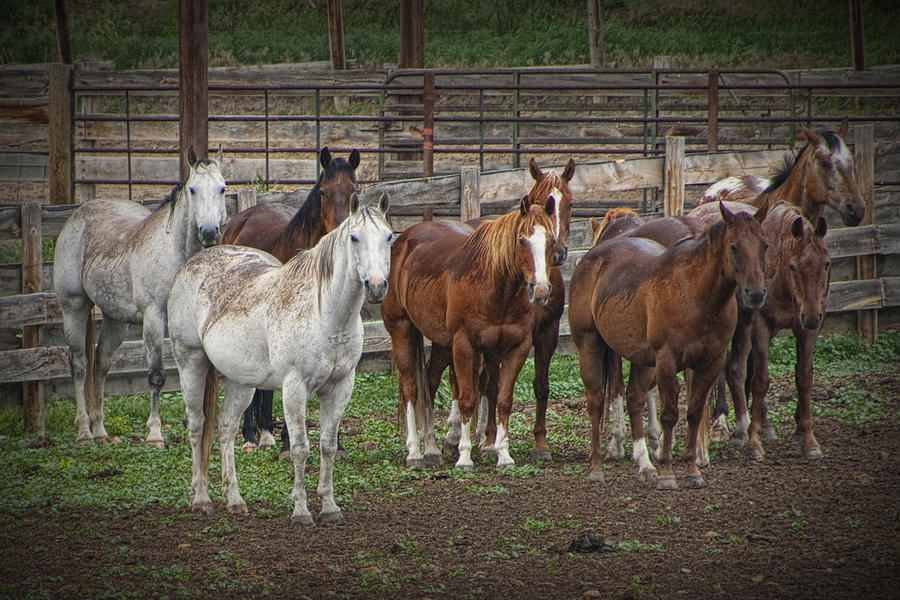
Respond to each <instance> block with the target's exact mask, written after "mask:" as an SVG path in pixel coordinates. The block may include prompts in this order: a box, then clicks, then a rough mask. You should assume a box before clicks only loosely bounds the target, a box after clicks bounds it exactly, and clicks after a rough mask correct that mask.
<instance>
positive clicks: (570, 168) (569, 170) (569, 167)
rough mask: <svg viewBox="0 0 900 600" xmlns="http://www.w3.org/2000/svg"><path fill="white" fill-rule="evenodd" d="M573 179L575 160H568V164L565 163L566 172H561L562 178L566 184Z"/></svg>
mask: <svg viewBox="0 0 900 600" xmlns="http://www.w3.org/2000/svg"><path fill="white" fill-rule="evenodd" d="M573 177H575V159H574V158H570V159H569V162H568V163H566V170H565V171H563V174H562V178H563V179H565V180H566V183H568V182H569V181H572V178H573Z"/></svg>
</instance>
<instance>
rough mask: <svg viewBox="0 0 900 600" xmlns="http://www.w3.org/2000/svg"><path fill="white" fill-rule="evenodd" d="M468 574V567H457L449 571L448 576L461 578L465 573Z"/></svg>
mask: <svg viewBox="0 0 900 600" xmlns="http://www.w3.org/2000/svg"><path fill="white" fill-rule="evenodd" d="M465 572H466V565H456V566H455V567H453V568H452V569H450V570H449V571H447V575H449V576H450V577H461V576H462V574H463V573H465Z"/></svg>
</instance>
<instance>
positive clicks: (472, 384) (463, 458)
mask: <svg viewBox="0 0 900 600" xmlns="http://www.w3.org/2000/svg"><path fill="white" fill-rule="evenodd" d="M453 367H454V372H455V373H456V384H457V386H458V389H459V417H460V435H459V458H458V459H457V461H456V467H457V468H459V469H467V470H469V469H472V468H474V466H475V465H474V463H473V462H472V435H471V431H470V429H471V428H470V421H471V420H472V415H473V413H474V412H475V406H476V404H477V397H478V395H480V394H481V390H480V389H479V386H478V355H477V353H476V352H475V350H474V348H472V345H471V344H470V343H469V340H468V338H467V337H466V333H465V332H459V333H457V334H456V335H455V336H454V337H453Z"/></svg>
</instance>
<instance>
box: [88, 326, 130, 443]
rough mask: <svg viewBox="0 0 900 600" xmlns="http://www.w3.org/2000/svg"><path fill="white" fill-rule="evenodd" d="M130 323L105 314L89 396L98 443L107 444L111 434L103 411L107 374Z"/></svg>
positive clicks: (92, 431)
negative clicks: (107, 429)
mask: <svg viewBox="0 0 900 600" xmlns="http://www.w3.org/2000/svg"><path fill="white" fill-rule="evenodd" d="M127 327H128V325H127V324H126V323H123V322H121V321H117V320H115V319H112V318H110V317H109V316H108V315H106V314H104V315H103V325H102V326H101V328H100V339H99V340H97V352H96V355H95V356H94V368H93V373H92V376H91V379H92V381H93V383H94V388H93V390H92V391H91V394H90V395H89V396H88V398H89V399H90V402H89V405H88V411H89V412H90V415H91V434H92V435H93V436H94V441H95V442H97V443H98V444H101V445H103V444H106V440H107V438H108V437H109V434H108V433H107V432H106V425H105V422H106V416H105V414H104V411H103V400H104V398H105V396H106V391H105V384H106V375H107V374H108V373H109V369H110V367H111V366H112V357H113V354H114V353H115V352H116V350H117V349H118V348H119V346H120V345H121V344H122V340H124V339H125V334H126V330H127Z"/></svg>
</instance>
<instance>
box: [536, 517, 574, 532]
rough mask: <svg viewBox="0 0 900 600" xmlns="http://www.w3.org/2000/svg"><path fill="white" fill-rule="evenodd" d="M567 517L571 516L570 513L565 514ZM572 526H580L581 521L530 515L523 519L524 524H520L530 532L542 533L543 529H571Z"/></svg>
mask: <svg viewBox="0 0 900 600" xmlns="http://www.w3.org/2000/svg"><path fill="white" fill-rule="evenodd" d="M567 517H571V515H567ZM573 527H574V528H579V527H581V521H579V520H577V519H563V520H561V521H556V520H554V519H551V518H540V517H534V516H530V517H528V518H527V519H525V524H524V525H523V526H522V528H523V529H525V530H526V531H530V532H532V533H544V532H545V531H553V530H555V529H571V528H573Z"/></svg>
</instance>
